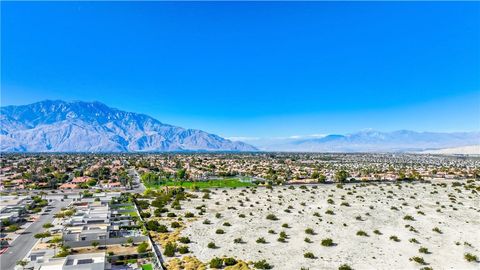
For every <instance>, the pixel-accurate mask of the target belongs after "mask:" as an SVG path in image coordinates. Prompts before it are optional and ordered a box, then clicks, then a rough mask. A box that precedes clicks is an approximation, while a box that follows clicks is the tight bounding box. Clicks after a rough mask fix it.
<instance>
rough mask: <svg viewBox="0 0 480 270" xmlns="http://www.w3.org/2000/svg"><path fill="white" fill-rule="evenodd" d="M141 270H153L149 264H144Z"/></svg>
mask: <svg viewBox="0 0 480 270" xmlns="http://www.w3.org/2000/svg"><path fill="white" fill-rule="evenodd" d="M142 270H153V267H152V265H151V264H144V265H142Z"/></svg>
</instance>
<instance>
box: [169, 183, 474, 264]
mask: <svg viewBox="0 0 480 270" xmlns="http://www.w3.org/2000/svg"><path fill="white" fill-rule="evenodd" d="M453 182H454V181H435V182H432V183H420V182H415V183H406V182H402V183H378V184H368V185H367V184H344V185H343V188H338V187H336V186H335V185H334V184H324V185H308V186H306V187H305V186H304V187H301V186H298V185H296V186H294V187H293V186H280V187H273V189H267V188H264V187H258V188H236V189H212V192H211V193H210V199H202V196H203V193H202V192H194V193H195V194H197V195H198V198H194V199H191V201H189V202H186V201H184V202H183V203H182V210H176V212H177V214H180V215H181V214H184V213H186V212H192V213H194V214H195V215H196V216H197V217H199V218H198V219H195V221H191V222H187V227H186V228H185V229H184V230H183V231H182V236H188V237H189V238H190V240H191V241H192V243H190V244H188V246H189V249H190V251H191V253H190V254H189V255H193V256H196V257H197V258H198V259H200V260H202V261H204V262H208V261H210V260H211V259H212V258H213V257H222V256H228V257H235V258H236V259H241V260H244V261H258V260H262V259H265V260H266V261H267V262H268V263H269V264H271V265H273V267H274V268H273V269H300V268H302V267H304V268H305V269H338V267H339V266H340V265H342V264H348V265H349V266H351V267H352V268H354V269H420V268H422V267H431V268H433V269H480V264H479V263H478V262H468V261H466V260H465V259H464V254H465V253H471V254H474V255H477V256H479V255H480V253H479V248H480V196H479V194H474V193H472V191H471V190H467V189H466V188H465V186H464V185H461V186H453V185H452V183H453ZM442 183H443V185H442ZM462 184H465V181H462ZM459 191H460V192H459ZM329 199H331V201H330V202H328V200H329ZM345 202H346V203H348V204H349V206H346V205H341V204H342V203H344V204H345ZM201 205H206V212H205V213H204V214H203V215H201V216H198V212H199V210H198V209H196V207H198V206H201ZM286 209H288V212H287V211H285V210H286ZM327 210H331V211H333V215H332V214H327V213H326V212H327ZM217 213H219V214H220V215H221V216H220V217H217V216H216V214H217ZM240 214H243V215H245V217H244V218H243V217H240V216H239V215H240ZM269 214H274V215H275V216H276V217H277V218H278V220H269V219H267V218H266V217H267V215H269ZM406 216H411V217H412V218H413V219H414V220H408V217H407V219H405V217H406ZM206 219H208V220H209V221H210V222H211V224H204V223H203V222H204V221H205V220H206ZM225 222H228V223H230V224H231V226H224V223H225ZM285 223H286V224H288V228H285V227H282V225H283V224H285ZM307 228H311V229H313V231H314V234H313V235H311V234H307V233H306V232H305V230H306V229H307ZM434 228H438V229H439V230H440V232H436V231H433V229H434ZM217 229H222V230H224V231H225V233H224V234H217V233H216V230H217ZM269 230H274V231H275V234H272V233H269V232H268V231H269ZM374 230H378V231H380V233H381V234H376V233H374ZM282 231H284V232H285V233H286V234H287V235H288V238H287V239H286V242H280V241H278V240H277V239H278V238H279V233H280V232H282ZM358 231H364V232H365V233H367V235H368V236H359V235H357V232H358ZM391 236H396V237H398V239H399V241H398V242H397V241H394V240H391V239H390V237H391ZM260 237H263V238H264V239H265V240H266V243H257V242H256V240H257V239H258V238H260ZM306 237H308V238H310V240H311V243H307V242H306V241H305V240H304V239H305V238H306ZM236 238H241V239H242V240H243V241H244V243H234V239H236ZM325 238H331V239H332V240H333V242H334V246H330V247H327V246H322V245H321V240H322V239H325ZM411 239H416V240H417V241H418V242H419V243H413V242H411ZM209 242H214V243H215V244H216V246H217V248H214V249H211V248H207V244H208V243H209ZM421 247H425V248H427V249H428V254H425V253H421V252H419V248H421ZM306 252H311V253H313V254H314V256H315V258H313V259H310V258H305V257H304V254H305V253H306ZM414 256H417V257H422V258H423V259H424V261H425V262H426V263H427V264H426V265H422V264H419V263H417V262H414V261H412V260H410V258H412V257H414Z"/></svg>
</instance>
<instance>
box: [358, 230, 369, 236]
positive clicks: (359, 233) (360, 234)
mask: <svg viewBox="0 0 480 270" xmlns="http://www.w3.org/2000/svg"><path fill="white" fill-rule="evenodd" d="M357 235H358V236H368V234H367V233H366V232H364V231H358V232H357Z"/></svg>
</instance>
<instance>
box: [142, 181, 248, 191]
mask: <svg viewBox="0 0 480 270" xmlns="http://www.w3.org/2000/svg"><path fill="white" fill-rule="evenodd" d="M253 185H254V184H252V183H249V182H242V181H240V180H239V179H238V178H228V179H219V180H209V181H196V182H193V181H186V182H176V181H175V182H174V181H169V182H165V183H163V184H160V185H145V186H146V187H147V188H152V189H155V188H160V187H162V186H176V187H184V188H193V187H198V188H200V189H202V188H226V187H228V188H233V187H249V186H253Z"/></svg>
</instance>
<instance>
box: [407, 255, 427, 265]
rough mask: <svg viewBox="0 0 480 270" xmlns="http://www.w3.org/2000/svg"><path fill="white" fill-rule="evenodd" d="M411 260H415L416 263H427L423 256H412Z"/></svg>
mask: <svg viewBox="0 0 480 270" xmlns="http://www.w3.org/2000/svg"><path fill="white" fill-rule="evenodd" d="M410 261H414V262H416V263H418V264H422V265H425V264H427V263H426V262H425V260H424V259H423V258H422V257H418V256H415V257H411V258H410Z"/></svg>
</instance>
